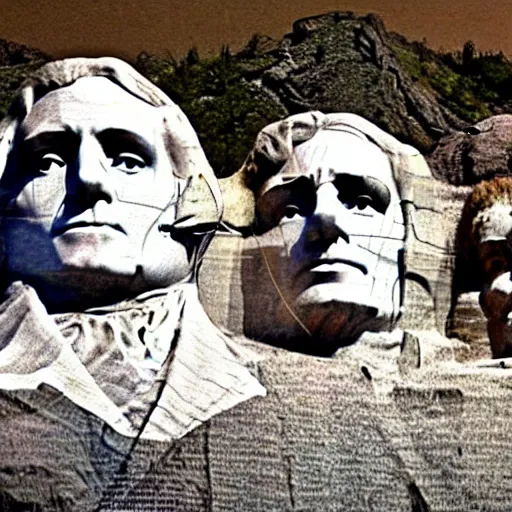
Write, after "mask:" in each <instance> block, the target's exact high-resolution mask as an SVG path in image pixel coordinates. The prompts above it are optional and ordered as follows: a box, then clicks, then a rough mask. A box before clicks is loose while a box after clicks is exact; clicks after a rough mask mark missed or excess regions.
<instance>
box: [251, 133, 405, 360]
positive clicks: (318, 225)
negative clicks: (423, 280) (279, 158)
mask: <svg viewBox="0 0 512 512" xmlns="http://www.w3.org/2000/svg"><path fill="white" fill-rule="evenodd" d="M256 211H257V217H258V227H259V229H260V231H262V232H265V234H264V235H263V236H262V237H261V239H260V245H261V247H262V249H263V250H265V246H272V245H277V244H278V243H281V244H282V250H281V253H280V254H281V256H280V257H279V258H278V259H276V258H273V259H272V261H270V260H269V259H268V263H269V269H270V271H271V272H272V273H273V277H274V278H275V280H276V284H277V286H278V287H279V288H280V291H281V293H282V298H283V300H282V301H281V302H280V305H279V307H278V309H277V315H276V318H277V320H276V325H277V326H279V324H280V323H281V326H280V327H281V331H286V330H288V331H290V332H296V333H297V334H298V335H299V333H300V332H301V331H302V334H304V332H305V331H306V329H307V330H309V332H310V333H311V334H312V337H311V340H314V341H312V343H313V342H314V343H316V344H319V345H321V344H322V343H325V344H326V345H327V346H329V347H330V348H329V349H328V350H327V351H329V350H330V349H331V348H333V347H334V348H337V347H338V346H341V345H344V344H347V343H351V342H353V341H354V340H355V339H357V338H358V337H359V336H360V335H361V334H362V333H363V332H364V331H367V330H370V331H376V330H377V331H378V330H387V329H389V328H391V327H392V326H393V323H394V320H395V319H396V317H397V315H398V311H399V306H400V304H399V302H400V298H399V295H400V286H399V284H398V279H399V251H400V249H402V248H403V240H404V225H403V214H402V210H401V207H400V198H399V194H398V191H397V187H396V184H395V181H394V178H393V173H392V169H391V166H390V163H389V159H388V157H387V155H386V154H384V153H383V152H382V151H381V150H380V148H379V147H378V146H376V145H375V144H373V143H372V142H370V141H368V140H367V139H366V138H365V137H364V136H362V135H361V136H360V135H358V134H357V133H350V132H347V131H336V130H332V131H328V130H325V131H321V132H319V133H318V134H316V135H315V136H314V137H313V138H312V139H310V140H309V141H307V142H304V143H303V144H300V145H299V146H297V147H296V148H295V150H294V158H293V159H291V160H290V161H289V163H288V164H287V165H286V166H285V168H284V169H283V170H282V171H281V172H280V173H279V174H278V175H276V176H274V177H272V178H270V179H269V180H268V181H267V183H266V184H265V185H264V186H263V188H262V190H261V192H260V194H259V197H258V198H257V203H256ZM278 239H280V240H281V242H278ZM265 240H267V242H266V241H265ZM269 254H270V253H269ZM300 324H302V325H300ZM278 330H279V329H278ZM281 334H282V333H281ZM306 338H307V336H306ZM306 350H308V349H307V348H306ZM311 351H313V352H318V350H317V349H316V348H315V347H313V348H311Z"/></svg>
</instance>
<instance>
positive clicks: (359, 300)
mask: <svg viewBox="0 0 512 512" xmlns="http://www.w3.org/2000/svg"><path fill="white" fill-rule="evenodd" d="M369 291H370V290H369V289H368V288H366V287H361V286H354V287H350V286H348V287H347V286H346V285H344V286H340V285H336V284H332V283H329V284H322V285H317V286H313V287H311V288H308V289H307V290H305V291H304V292H302V293H301V294H300V295H299V296H298V297H297V298H296V300H295V301H294V303H293V304H291V305H290V306H292V309H293V311H294V314H295V315H296V318H293V316H292V315H291V314H290V313H289V311H286V309H287V308H286V307H285V306H284V305H283V304H281V305H280V306H279V308H278V311H277V317H278V322H288V325H289V327H290V328H291V327H292V326H293V328H292V329H291V330H293V331H294V332H296V333H297V332H299V331H300V330H301V329H302V330H303V331H304V332H305V330H304V328H303V327H301V325H300V323H302V325H303V326H304V327H306V328H307V329H308V331H309V332H310V333H311V335H312V336H313V340H316V341H315V343H324V344H328V345H331V346H332V347H334V349H337V348H340V347H342V346H346V345H349V344H351V343H353V342H355V341H356V340H357V339H358V338H359V337H360V336H361V335H362V334H363V333H364V332H365V331H374V332H375V331H389V330H391V329H392V328H393V325H392V311H391V309H390V308H391V306H390V304H376V303H375V301H372V298H371V296H370V295H369ZM391 302H392V301H391V297H390V300H389V303H391ZM298 320H299V321H300V323H299V321H298ZM312 351H313V352H314V349H312Z"/></svg>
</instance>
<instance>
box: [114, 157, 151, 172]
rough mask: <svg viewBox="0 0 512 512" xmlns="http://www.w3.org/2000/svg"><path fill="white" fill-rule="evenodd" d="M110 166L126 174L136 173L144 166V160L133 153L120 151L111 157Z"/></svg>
mask: <svg viewBox="0 0 512 512" xmlns="http://www.w3.org/2000/svg"><path fill="white" fill-rule="evenodd" d="M112 167H115V168H116V169H118V170H119V171H122V172H124V173H126V174H136V173H138V172H139V171H140V170H142V169H144V168H145V167H146V161H145V160H144V159H143V158H142V157H140V156H139V155H137V154H135V153H120V154H119V155H117V156H116V157H114V158H113V159H112Z"/></svg>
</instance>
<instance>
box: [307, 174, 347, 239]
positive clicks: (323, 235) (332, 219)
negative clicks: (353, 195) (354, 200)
mask: <svg viewBox="0 0 512 512" xmlns="http://www.w3.org/2000/svg"><path fill="white" fill-rule="evenodd" d="M350 222H353V219H351V215H350V213H349V211H348V209H347V208H346V207H345V206H344V205H343V204H342V203H341V202H340V201H339V199H338V190H337V189H336V187H335V186H334V185H333V184H332V183H326V184H324V185H321V186H320V187H319V188H318V190H317V204H316V208H315V211H314V212H313V214H312V215H311V216H310V217H309V218H308V219H307V226H306V227H307V240H308V242H309V243H323V244H329V245H330V244H332V243H335V242H336V241H337V240H338V239H339V238H342V239H343V240H345V242H347V243H350V237H349V234H348V232H347V228H348V226H349V223H350Z"/></svg>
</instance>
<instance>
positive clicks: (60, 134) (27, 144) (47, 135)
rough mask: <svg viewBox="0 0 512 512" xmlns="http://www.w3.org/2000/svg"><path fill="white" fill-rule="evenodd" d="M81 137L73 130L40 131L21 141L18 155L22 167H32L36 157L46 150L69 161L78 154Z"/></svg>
mask: <svg viewBox="0 0 512 512" xmlns="http://www.w3.org/2000/svg"><path fill="white" fill-rule="evenodd" d="M79 141H80V137H79V136H78V135H77V134H76V133H74V132H73V131H71V130H56V131H48V132H39V133H37V134H36V135H33V136H29V137H26V138H25V139H21V140H20V141H19V143H18V144H19V146H18V148H19V149H18V155H19V162H20V167H21V169H26V168H27V167H30V165H31V164H32V163H33V159H34V158H38V157H40V156H41V154H42V153H44V152H54V153H57V154H58V155H60V156H61V157H62V158H63V159H64V160H66V161H69V160H70V159H71V158H72V157H73V155H75V154H76V151H77V149H78V144H79Z"/></svg>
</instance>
